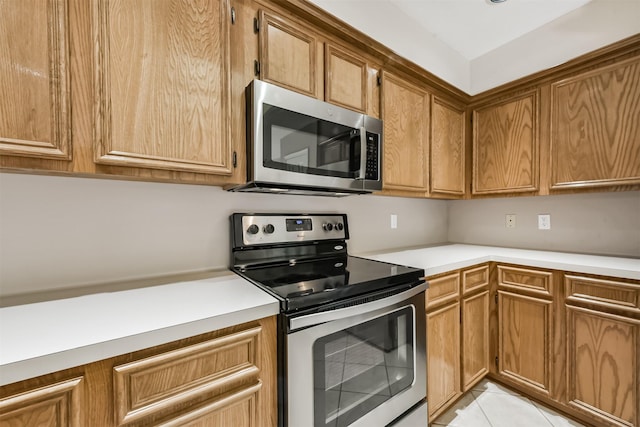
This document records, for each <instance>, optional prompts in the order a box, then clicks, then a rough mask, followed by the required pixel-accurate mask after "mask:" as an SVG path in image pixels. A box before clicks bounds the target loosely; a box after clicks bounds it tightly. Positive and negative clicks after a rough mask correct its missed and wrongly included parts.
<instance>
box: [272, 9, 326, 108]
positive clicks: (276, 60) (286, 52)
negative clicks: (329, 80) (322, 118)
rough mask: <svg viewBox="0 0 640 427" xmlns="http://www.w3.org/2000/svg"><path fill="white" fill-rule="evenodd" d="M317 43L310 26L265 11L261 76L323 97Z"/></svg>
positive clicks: (287, 86) (313, 95) (289, 87)
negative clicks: (317, 80) (317, 75)
mask: <svg viewBox="0 0 640 427" xmlns="http://www.w3.org/2000/svg"><path fill="white" fill-rule="evenodd" d="M317 44H318V41H317V38H316V36H315V35H314V34H313V33H312V32H311V31H310V30H309V29H307V28H304V27H300V26H298V25H295V24H293V22H291V21H285V20H283V19H281V18H279V17H276V16H274V15H271V14H268V13H265V12H264V11H261V12H260V65H261V70H260V78H261V79H262V80H264V81H267V82H271V83H275V84H277V85H280V86H283V87H286V88H288V89H291V90H295V91H296V92H300V93H304V94H305V95H309V96H312V97H314V98H319V97H320V96H321V93H319V91H318V85H316V68H317V64H318V62H319V60H318V49H317ZM321 75H322V73H321Z"/></svg>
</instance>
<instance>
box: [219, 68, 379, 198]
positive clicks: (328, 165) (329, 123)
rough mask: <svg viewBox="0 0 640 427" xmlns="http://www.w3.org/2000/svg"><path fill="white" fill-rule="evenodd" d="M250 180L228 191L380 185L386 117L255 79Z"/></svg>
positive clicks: (250, 96)
mask: <svg viewBox="0 0 640 427" xmlns="http://www.w3.org/2000/svg"><path fill="white" fill-rule="evenodd" d="M246 99H247V183H246V184H243V185H239V186H235V187H231V188H228V190H230V191H245V192H266V193H289V194H313V195H325V196H347V195H350V194H364V193H370V192H372V191H377V190H381V189H382V142H383V141H382V121H380V120H378V119H376V118H374V117H369V116H367V115H365V114H362V113H357V112H355V111H351V110H348V109H345V108H342V107H338V106H335V105H332V104H329V103H326V102H323V101H320V100H318V99H315V98H311V97H308V96H305V95H301V94H299V93H297V92H293V91H290V90H287V89H284V88H281V87H279V86H275V85H272V84H269V83H266V82H263V81H260V80H254V81H253V82H251V84H250V85H249V86H248V87H247V89H246Z"/></svg>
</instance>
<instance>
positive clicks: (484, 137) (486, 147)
mask: <svg viewBox="0 0 640 427" xmlns="http://www.w3.org/2000/svg"><path fill="white" fill-rule="evenodd" d="M472 184H473V185H472V192H473V194H497V193H517V192H533V191H536V190H537V189H538V91H537V90H535V91H531V92H528V93H526V94H523V95H519V96H518V97H514V98H511V99H508V100H506V101H501V102H499V103H497V104H492V105H489V106H486V107H483V108H481V109H477V110H474V112H473V183H472Z"/></svg>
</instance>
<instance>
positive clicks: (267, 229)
mask: <svg viewBox="0 0 640 427" xmlns="http://www.w3.org/2000/svg"><path fill="white" fill-rule="evenodd" d="M275 230H276V228H275V227H274V226H273V224H267V225H265V226H264V228H263V229H262V231H264V232H265V233H266V234H271V233H273V232H274V231H275Z"/></svg>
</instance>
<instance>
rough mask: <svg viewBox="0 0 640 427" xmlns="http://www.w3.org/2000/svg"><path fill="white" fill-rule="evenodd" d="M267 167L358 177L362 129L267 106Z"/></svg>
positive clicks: (265, 130) (264, 159)
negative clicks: (360, 130) (360, 132)
mask: <svg viewBox="0 0 640 427" xmlns="http://www.w3.org/2000/svg"><path fill="white" fill-rule="evenodd" d="M263 141H264V150H263V153H264V158H263V162H264V165H265V167H269V168H274V169H281V170H286V171H292V172H299V173H305V174H313V175H324V176H334V177H342V178H354V177H355V176H356V174H357V173H358V170H359V167H360V134H359V130H358V129H353V128H350V127H348V126H343V125H339V124H336V123H332V122H328V121H323V120H320V119H317V118H314V117H310V116H306V115H304V114H300V113H296V112H293V111H289V110H285V109H283V108H277V107H273V106H270V105H268V104H265V113H264V128H263Z"/></svg>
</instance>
